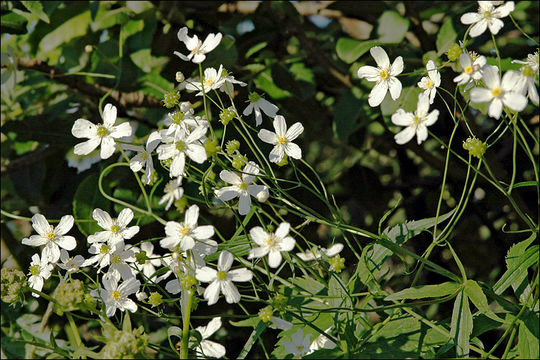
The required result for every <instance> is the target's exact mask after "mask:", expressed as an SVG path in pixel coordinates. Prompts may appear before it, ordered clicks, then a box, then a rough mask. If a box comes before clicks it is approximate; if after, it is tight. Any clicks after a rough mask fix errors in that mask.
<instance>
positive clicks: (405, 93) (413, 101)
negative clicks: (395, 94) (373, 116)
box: [381, 86, 423, 116]
mask: <svg viewBox="0 0 540 360" xmlns="http://www.w3.org/2000/svg"><path fill="white" fill-rule="evenodd" d="M422 91H423V90H422V89H420V88H419V87H417V86H410V87H406V88H404V89H403V90H402V91H401V95H400V97H399V98H398V99H397V100H392V97H391V96H390V94H387V95H386V96H385V97H384V100H383V102H382V103H381V112H382V114H383V115H386V116H389V115H392V114H394V113H395V112H396V110H397V109H400V108H401V109H403V110H405V111H409V112H413V111H414V110H416V106H417V103H418V95H419V94H420V93H421V92H422Z"/></svg>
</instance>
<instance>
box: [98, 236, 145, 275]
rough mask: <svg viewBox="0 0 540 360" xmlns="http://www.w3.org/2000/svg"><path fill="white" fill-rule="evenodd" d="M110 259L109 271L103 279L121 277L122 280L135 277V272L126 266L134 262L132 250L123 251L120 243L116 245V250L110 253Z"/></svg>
mask: <svg viewBox="0 0 540 360" xmlns="http://www.w3.org/2000/svg"><path fill="white" fill-rule="evenodd" d="M110 259H111V263H110V265H109V271H107V273H106V274H105V276H104V277H111V276H115V277H122V279H124V280H127V279H129V278H132V277H135V274H136V273H137V272H136V271H135V269H133V268H132V267H131V266H129V264H128V263H133V262H135V253H134V252H133V250H131V249H129V250H125V249H124V246H123V245H122V243H118V244H117V247H116V250H114V251H113V252H112V253H111V258H110Z"/></svg>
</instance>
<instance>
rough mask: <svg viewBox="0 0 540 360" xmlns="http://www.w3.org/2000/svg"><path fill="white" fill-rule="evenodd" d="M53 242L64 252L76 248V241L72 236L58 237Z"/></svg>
mask: <svg viewBox="0 0 540 360" xmlns="http://www.w3.org/2000/svg"><path fill="white" fill-rule="evenodd" d="M55 242H56V243H57V244H58V246H60V247H61V248H64V249H66V250H73V249H75V247H76V246H77V241H76V240H75V238H74V237H73V236H60V237H58V238H57V239H56V240H55Z"/></svg>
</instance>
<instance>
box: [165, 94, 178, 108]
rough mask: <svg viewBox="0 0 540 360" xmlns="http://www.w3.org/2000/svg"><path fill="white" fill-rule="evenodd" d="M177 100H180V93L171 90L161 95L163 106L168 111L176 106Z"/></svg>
mask: <svg viewBox="0 0 540 360" xmlns="http://www.w3.org/2000/svg"><path fill="white" fill-rule="evenodd" d="M179 100H180V93H179V92H178V91H176V90H171V91H169V92H166V93H165V94H164V95H163V105H165V107H166V108H167V109H170V108H172V107H175V106H176V105H178V101H179Z"/></svg>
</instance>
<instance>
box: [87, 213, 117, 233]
mask: <svg viewBox="0 0 540 360" xmlns="http://www.w3.org/2000/svg"><path fill="white" fill-rule="evenodd" d="M92 217H93V218H94V220H96V221H97V223H98V225H99V226H100V227H101V228H103V229H105V230H110V229H111V227H112V226H113V225H114V223H113V221H112V218H111V216H110V215H109V214H108V213H107V212H106V211H103V210H101V209H100V208H96V209H94V211H93V212H92Z"/></svg>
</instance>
